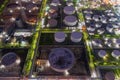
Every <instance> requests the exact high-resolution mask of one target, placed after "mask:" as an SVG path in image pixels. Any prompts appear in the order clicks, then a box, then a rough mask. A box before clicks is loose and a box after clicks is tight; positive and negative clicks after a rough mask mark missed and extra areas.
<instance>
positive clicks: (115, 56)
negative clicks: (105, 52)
mask: <svg viewBox="0 0 120 80" xmlns="http://www.w3.org/2000/svg"><path fill="white" fill-rule="evenodd" d="M111 55H112V56H113V57H114V58H116V59H118V58H119V57H120V51H119V50H113V51H112V54H111Z"/></svg>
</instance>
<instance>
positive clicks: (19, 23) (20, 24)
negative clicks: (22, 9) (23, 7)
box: [15, 18, 23, 28]
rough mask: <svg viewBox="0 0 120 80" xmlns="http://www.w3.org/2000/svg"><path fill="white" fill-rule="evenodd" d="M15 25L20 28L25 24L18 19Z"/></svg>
mask: <svg viewBox="0 0 120 80" xmlns="http://www.w3.org/2000/svg"><path fill="white" fill-rule="evenodd" d="M15 23H16V25H17V27H19V28H22V27H23V23H22V21H21V19H19V18H17V19H16V21H15Z"/></svg>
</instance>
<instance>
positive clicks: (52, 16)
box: [48, 12, 58, 18]
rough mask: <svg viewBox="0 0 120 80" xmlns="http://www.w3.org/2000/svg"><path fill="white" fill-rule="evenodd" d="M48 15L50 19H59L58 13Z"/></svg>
mask: <svg viewBox="0 0 120 80" xmlns="http://www.w3.org/2000/svg"><path fill="white" fill-rule="evenodd" d="M48 15H49V17H50V18H57V17H58V13H57V12H53V13H50V12H49V14H48Z"/></svg>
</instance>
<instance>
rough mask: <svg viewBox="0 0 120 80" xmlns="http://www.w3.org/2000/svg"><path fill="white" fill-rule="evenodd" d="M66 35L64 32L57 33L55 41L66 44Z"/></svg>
mask: <svg viewBox="0 0 120 80" xmlns="http://www.w3.org/2000/svg"><path fill="white" fill-rule="evenodd" d="M65 37H66V34H65V33H64V32H56V33H55V34H54V39H55V41H56V42H64V41H65Z"/></svg>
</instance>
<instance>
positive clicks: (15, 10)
mask: <svg viewBox="0 0 120 80" xmlns="http://www.w3.org/2000/svg"><path fill="white" fill-rule="evenodd" d="M6 8H7V10H8V11H9V13H12V14H16V13H19V12H20V9H21V8H20V5H19V4H16V3H10V4H8V5H7V7H6Z"/></svg>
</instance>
